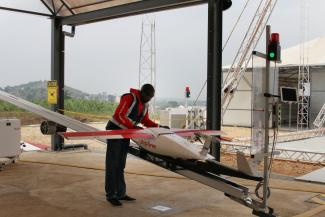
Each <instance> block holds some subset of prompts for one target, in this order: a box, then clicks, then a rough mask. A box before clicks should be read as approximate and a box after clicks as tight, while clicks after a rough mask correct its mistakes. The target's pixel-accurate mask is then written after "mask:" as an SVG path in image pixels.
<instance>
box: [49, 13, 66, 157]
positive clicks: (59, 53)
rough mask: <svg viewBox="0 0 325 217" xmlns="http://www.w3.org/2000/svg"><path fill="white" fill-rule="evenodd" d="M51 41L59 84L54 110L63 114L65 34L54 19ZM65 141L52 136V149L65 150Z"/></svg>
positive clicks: (53, 67)
mask: <svg viewBox="0 0 325 217" xmlns="http://www.w3.org/2000/svg"><path fill="white" fill-rule="evenodd" d="M51 36H52V41H51V79H52V80H56V81H57V83H58V102H57V104H55V105H53V106H52V108H51V109H52V110H53V111H55V112H59V113H61V114H63V112H62V111H63V110H64V47H65V46H64V33H63V30H62V26H61V25H60V22H59V20H58V19H56V18H54V19H52V35H51ZM63 142H64V139H63V138H62V137H60V136H58V135H54V136H52V139H51V149H52V150H53V151H58V150H61V149H62V148H63Z"/></svg>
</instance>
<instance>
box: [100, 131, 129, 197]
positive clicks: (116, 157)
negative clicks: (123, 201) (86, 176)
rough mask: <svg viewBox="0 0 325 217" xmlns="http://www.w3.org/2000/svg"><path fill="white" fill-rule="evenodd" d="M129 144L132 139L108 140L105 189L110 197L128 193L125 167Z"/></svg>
mask: <svg viewBox="0 0 325 217" xmlns="http://www.w3.org/2000/svg"><path fill="white" fill-rule="evenodd" d="M107 128H108V129H110V128H111V127H107ZM129 145H130V139H108V140H107V151H106V173H105V191H106V197H107V198H108V199H113V198H114V199H119V198H121V197H124V196H125V194H126V185H125V179H124V168H125V163H126V157H127V153H128V150H129Z"/></svg>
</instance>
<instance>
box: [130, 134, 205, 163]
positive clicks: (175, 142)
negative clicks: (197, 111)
mask: <svg viewBox="0 0 325 217" xmlns="http://www.w3.org/2000/svg"><path fill="white" fill-rule="evenodd" d="M145 130H146V131H148V133H151V134H153V135H154V138H152V139H132V140H133V141H134V142H135V143H136V144H137V145H139V146H140V147H142V148H144V149H146V150H148V151H150V152H152V153H156V154H159V155H165V156H169V157H172V158H182V159H197V160H203V159H206V158H207V155H203V154H201V153H200V152H201V147H199V146H198V145H196V144H193V143H191V142H189V141H187V140H186V139H184V138H183V137H181V136H178V135H177V134H175V133H173V132H172V131H170V130H168V129H164V128H147V129H145Z"/></svg>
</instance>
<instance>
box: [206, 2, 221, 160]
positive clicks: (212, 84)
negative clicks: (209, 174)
mask: <svg viewBox="0 0 325 217" xmlns="http://www.w3.org/2000/svg"><path fill="white" fill-rule="evenodd" d="M222 8H223V0H209V2H208V74H207V129H210V130H220V129H221V84H222ZM211 154H212V155H213V156H214V157H215V158H216V160H217V161H220V143H219V142H214V143H213V144H212V146H211Z"/></svg>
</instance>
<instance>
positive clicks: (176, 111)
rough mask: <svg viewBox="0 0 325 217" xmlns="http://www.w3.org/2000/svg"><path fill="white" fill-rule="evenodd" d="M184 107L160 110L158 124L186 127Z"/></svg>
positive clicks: (186, 110)
mask: <svg viewBox="0 0 325 217" xmlns="http://www.w3.org/2000/svg"><path fill="white" fill-rule="evenodd" d="M187 113H188V109H186V108H169V109H166V110H163V111H160V124H161V125H166V126H169V127H170V128H187Z"/></svg>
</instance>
